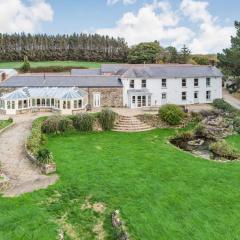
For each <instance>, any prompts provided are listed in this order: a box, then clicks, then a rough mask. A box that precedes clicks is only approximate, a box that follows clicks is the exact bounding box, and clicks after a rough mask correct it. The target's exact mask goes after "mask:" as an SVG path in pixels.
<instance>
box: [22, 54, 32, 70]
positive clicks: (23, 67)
mask: <svg viewBox="0 0 240 240" xmlns="http://www.w3.org/2000/svg"><path fill="white" fill-rule="evenodd" d="M20 70H21V71H22V72H24V73H26V72H29V71H30V70H31V66H30V63H29V61H28V57H27V56H24V62H23V65H22V66H21V68H20Z"/></svg>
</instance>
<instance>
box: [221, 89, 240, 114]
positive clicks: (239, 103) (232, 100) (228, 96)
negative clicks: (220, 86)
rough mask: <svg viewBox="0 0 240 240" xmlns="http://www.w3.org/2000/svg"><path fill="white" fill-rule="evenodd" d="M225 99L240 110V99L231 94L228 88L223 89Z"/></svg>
mask: <svg viewBox="0 0 240 240" xmlns="http://www.w3.org/2000/svg"><path fill="white" fill-rule="evenodd" d="M223 99H224V100H225V101H226V102H228V103H229V104H231V105H232V106H233V107H235V108H237V109H239V110H240V101H239V100H238V99H237V98H235V97H234V96H232V95H231V94H229V93H228V92H227V91H226V90H224V91H223Z"/></svg>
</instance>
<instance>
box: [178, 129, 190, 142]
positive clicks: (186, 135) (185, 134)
mask: <svg viewBox="0 0 240 240" xmlns="http://www.w3.org/2000/svg"><path fill="white" fill-rule="evenodd" d="M176 138H179V139H183V140H184V141H189V140H192V139H193V138H194V132H193V131H191V130H189V131H186V132H180V133H178V134H177V136H176Z"/></svg>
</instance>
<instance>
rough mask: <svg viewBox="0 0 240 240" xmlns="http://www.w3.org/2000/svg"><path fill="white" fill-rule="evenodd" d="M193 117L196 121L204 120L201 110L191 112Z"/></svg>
mask: <svg viewBox="0 0 240 240" xmlns="http://www.w3.org/2000/svg"><path fill="white" fill-rule="evenodd" d="M191 117H192V119H193V120H194V121H196V122H201V121H202V120H203V116H202V114H201V113H199V112H191Z"/></svg>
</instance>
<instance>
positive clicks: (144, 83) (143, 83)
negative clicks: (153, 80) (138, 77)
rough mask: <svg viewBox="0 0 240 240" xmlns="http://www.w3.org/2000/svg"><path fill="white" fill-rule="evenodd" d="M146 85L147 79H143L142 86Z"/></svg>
mask: <svg viewBox="0 0 240 240" xmlns="http://www.w3.org/2000/svg"><path fill="white" fill-rule="evenodd" d="M146 87H147V80H146V79H143V80H142V88H146Z"/></svg>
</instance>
